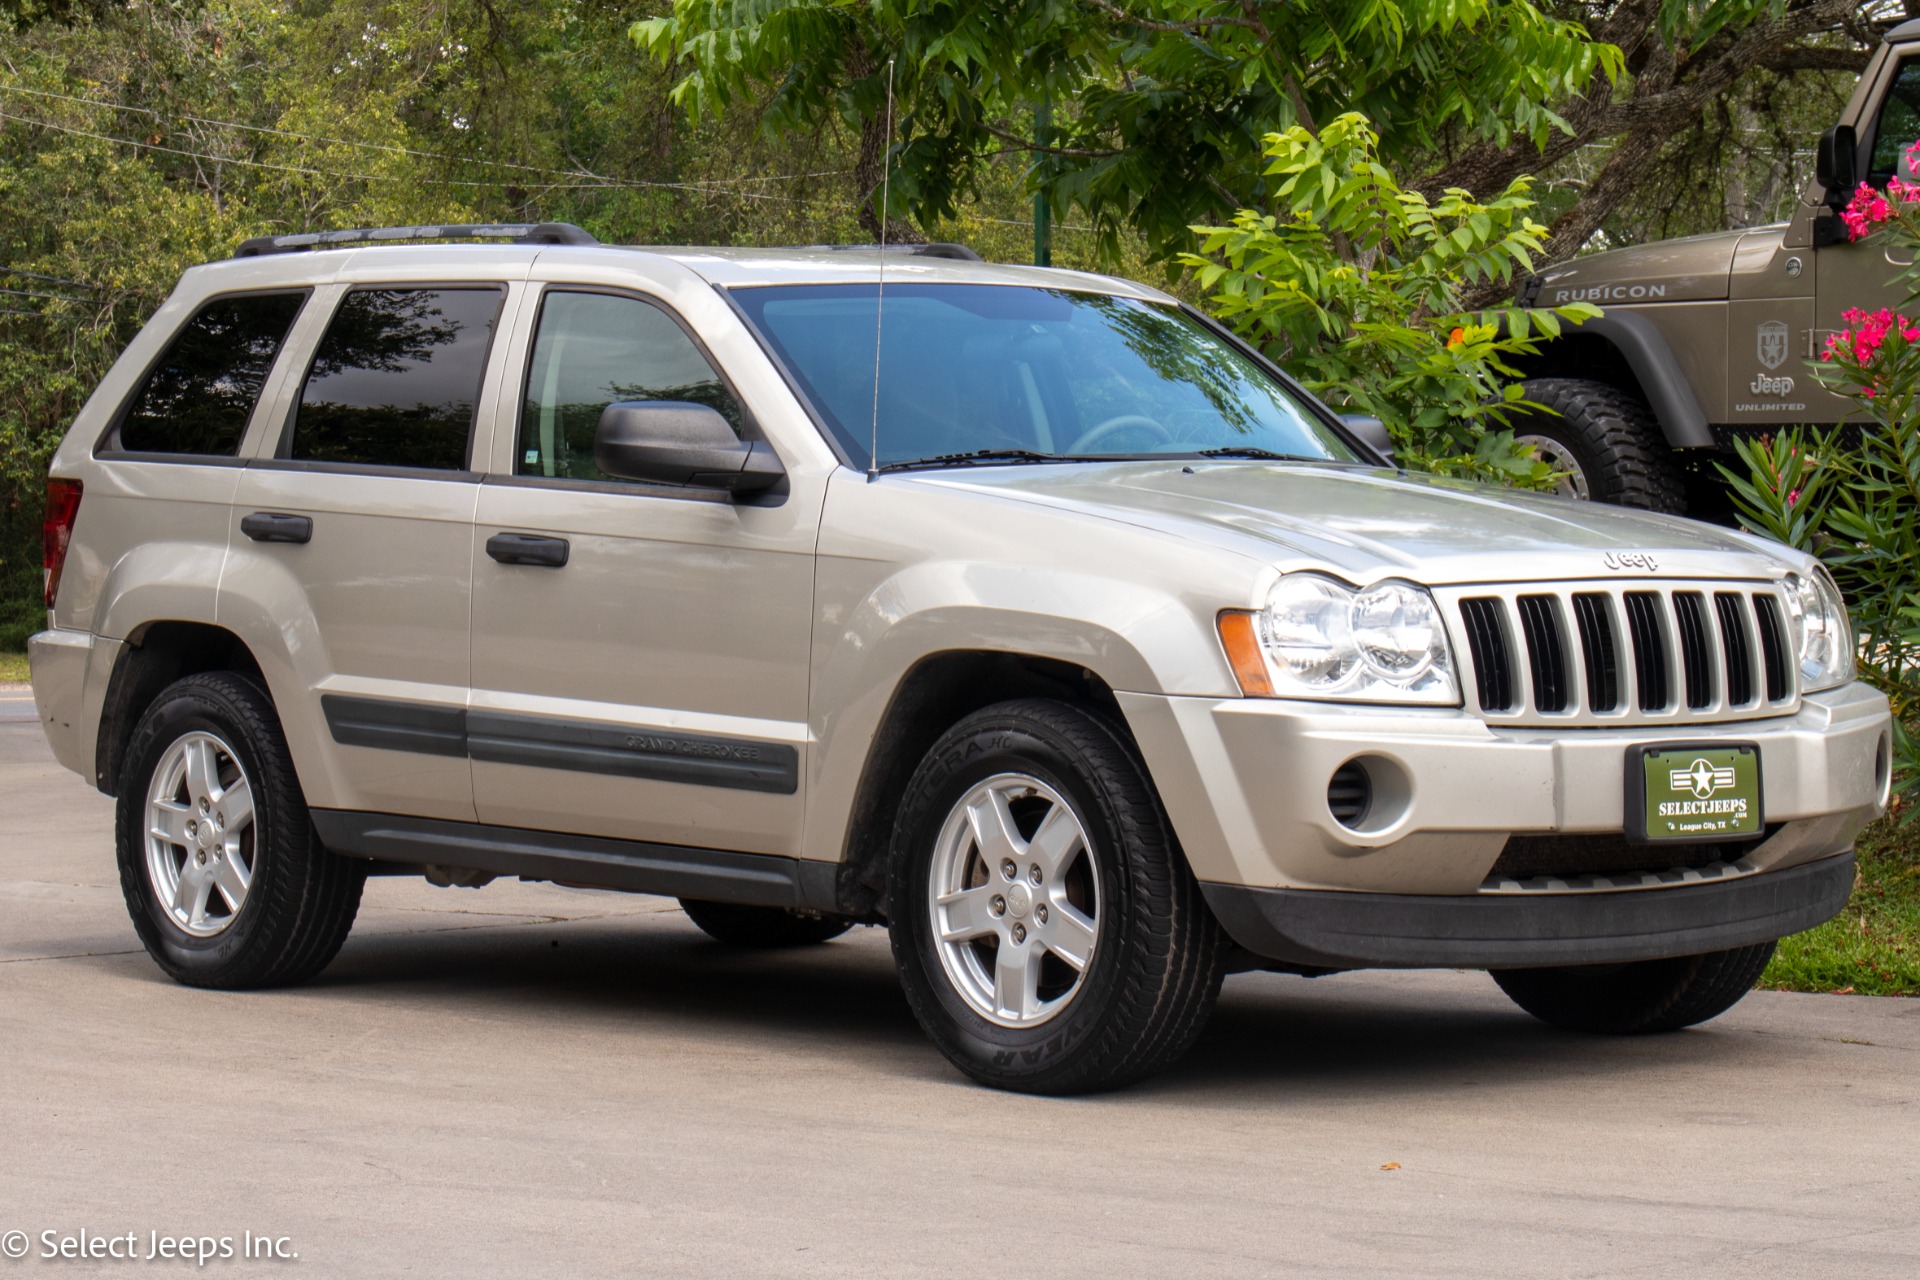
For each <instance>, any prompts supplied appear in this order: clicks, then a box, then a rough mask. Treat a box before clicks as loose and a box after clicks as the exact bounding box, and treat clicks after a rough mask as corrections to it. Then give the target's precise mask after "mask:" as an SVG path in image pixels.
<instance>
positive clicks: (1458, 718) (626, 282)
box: [32, 224, 1889, 1093]
mask: <svg viewBox="0 0 1920 1280" xmlns="http://www.w3.org/2000/svg"><path fill="white" fill-rule="evenodd" d="M463 238H464V239H469V240H478V239H487V240H494V241H502V242H504V243H443V242H442V241H447V240H454V239H463ZM382 240H408V241H411V242H412V243H408V244H385V245H383V244H380V243H379V242H380V241H382ZM423 241H425V242H427V243H422V242H423ZM1364 434H1365V433H1364V432H1362V431H1361V429H1360V428H1359V427H1356V426H1352V425H1349V424H1346V423H1343V422H1342V420H1341V419H1340V418H1338V417H1336V416H1334V415H1333V414H1332V413H1330V412H1329V411H1328V410H1327V409H1326V408H1325V407H1323V406H1322V405H1320V404H1319V403H1317V402H1315V401H1314V400H1313V398H1312V397H1310V396H1308V395H1306V394H1305V393H1303V392H1302V391H1301V389H1300V388H1299V387H1298V386H1296V385H1294V384H1293V383H1292V382H1291V381H1289V380H1288V379H1287V378H1286V377H1285V376H1284V375H1283V374H1281V373H1280V372H1279V371H1278V370H1276V369H1274V368H1273V367H1272V366H1270V365H1268V364H1267V363H1265V362H1264V361H1263V360H1261V359H1260V358H1259V357H1258V356H1257V355H1255V354H1254V353H1252V352H1250V351H1248V350H1247V349H1246V348H1244V347H1243V346H1241V345H1240V344H1239V343H1237V342H1236V341H1235V340H1234V339H1233V338H1231V337H1229V336H1228V335H1227V334H1225V333H1223V332H1221V331H1220V330H1219V329H1218V328H1216V327H1215V326H1213V325H1212V324H1210V323H1209V322H1208V321H1207V320H1205V319H1204V318H1202V317H1201V316H1199V315H1197V314H1195V313H1194V312H1192V311H1191V310H1188V309H1186V308H1184V307H1182V306H1181V305H1180V304H1179V303H1178V302H1176V301H1175V300H1174V299H1172V298H1169V297H1167V296H1165V295H1163V294H1161V293H1158V292H1156V291H1154V290H1152V289H1148V288H1144V287H1142V286H1139V285H1135V284H1130V283H1127V282H1125V281H1121V280H1115V279H1110V278H1107V277H1102V276H1096V275H1085V274H1078V273H1074V272H1070V271H1039V270H1030V269H1024V268H1015V267H1002V266H990V265H987V264H985V263H983V262H980V261H978V260H977V259H975V258H974V256H973V255H972V254H970V253H968V252H967V251H965V250H963V249H958V248H955V247H951V246H931V247H912V248H901V249H899V250H897V251H890V252H874V251H872V250H866V251H857V252H855V251H842V250H832V249H814V250H737V249H635V248H621V247H614V246H604V245H600V244H597V243H595V242H594V241H593V240H592V238H591V237H589V236H588V235H586V234H585V233H584V232H581V231H579V230H578V229H577V228H574V227H569V226H565V225H561V224H543V225H541V226H537V227H528V226H492V227H483V228H397V229H387V230H382V231H375V232H358V233H352V232H350V233H331V234H324V235H317V236H289V237H280V238H278V239H273V240H266V241H258V242H249V243H248V244H247V245H245V246H243V247H242V249H241V251H240V253H239V255H238V256H237V257H236V258H235V259H234V260H232V261H228V262H220V263H215V264H212V265H208V266H203V267H197V268H194V269H193V270H191V271H189V272H187V273H186V275H185V277H184V278H183V279H182V280H181V282H180V285H179V287H178V289H177V290H176V291H175V293H174V295H173V296H172V298H171V299H170V300H169V301H168V302H167V304H166V305H165V306H164V307H163V308H162V309H161V310H160V311H159V312H158V314H156V315H155V316H154V318H153V320H152V322H151V323H149V324H148V325H147V327H146V328H145V330H144V331H143V332H142V333H141V334H140V336H139V337H138V338H137V339H135V341H134V342H133V344H132V345H131V346H130V347H129V348H128V350H127V351H126V353H125V355H124V356H123V357H122V358H121V359H120V361H119V363H118V364H116V365H115V366H114V368H113V371H112V372H111V373H110V374H109V375H108V376H107V378H106V380H105V381H104V382H103V383H102V384H101V386H100V388H99V390H98V391H97V392H96V393H95V395H94V396H93V398H92V400H91V401H89V402H88V404H87V406H86V408H85V409H84V411H82V412H81V414H80V415H79V417H78V419H77V420H76V421H75V423H74V426H73V429H72V431H71V432H70V434H69V435H68V436H67V438H66V441H65V443H64V444H63V445H62V447H61V448H60V451H59V453H58V455H57V456H56V457H55V459H54V462H53V466H52V471H51V479H50V480H49V482H48V498H49V504H48V511H49V516H48V562H47V606H48V610H49V620H48V629H47V630H46V631H45V632H44V633H42V634H40V635H38V636H36V637H34V639H33V643H32V667H33V681H34V689H35V694H36V697H37V699H38V703H39V708H40V713H41V716H42V718H43V720H44V723H45V726H46V732H47V736H48V738H49V740H50V741H51V742H52V744H53V749H54V751H55V753H56V754H57V755H58V756H59V758H60V760H61V761H62V762H63V763H64V764H65V765H66V766H68V767H69V768H72V769H74V770H77V771H78V772H79V773H81V774H82V775H84V776H85V777H88V778H90V779H92V780H93V781H94V782H95V783H96V784H97V785H98V786H99V787H100V789H101V790H103V791H104V792H106V793H107V794H109V795H113V796H116V797H118V802H119V809H118V815H119V816H118V837H117V838H118V856H119V866H120V872H121V880H122V884H123V886H124V889H125V894H126V900H127V906H128V909H129V911H130V912H131V914H132V917H133V924H134V927H135V929H136V930H137V931H138V933H139V935H140V937H141V939H142V941H143V942H144V943H145V944H146V947H147V949H148V950H149V951H150V952H151V953H152V955H153V957H154V959H155V960H156V961H157V962H158V963H159V965H160V966H161V967H162V968H163V969H165V970H166V971H167V972H168V973H169V974H171V975H173V976H174V977H175V978H177V979H179V980H180V981H182V982H186V983H192V984H196V985H201V986H208V987H221V988H233V987H257V986H264V985H268V984H275V983H289V982H297V981H300V980H302V979H305V978H308V977H311V976H312V975H314V974H316V973H318V972H319V971H320V970H321V969H323V968H324V967H325V966H326V965H327V963H328V962H329V961H330V960H331V959H332V957H333V956H334V954H335V953H336V952H337V951H338V950H339V948H340V946H341V944H342V942H343V940H344V939H345V937H346V935H347V932H348V930H349V928H350V927H351V925H352V922H353V918H354V913H355V910H356V908H357V906H358V903H359V900H360V894H361V889H362V886H363V884H364V882H365V878H366V877H367V876H368V875H382V874H412V875H424V876H426V877H427V878H428V879H429V880H431V881H433V882H434V883H436V884H442V885H469V886H471V885H479V884H482V883H484V882H485V881H487V880H489V879H491V878H493V877H495V876H502V875H505V876H518V877H521V878H523V879H530V880H553V881H563V882H566V883H570V884H577V885H593V886H602V887H605V888H608V889H617V890H629V891H638V892H644V893H659V894H670V895H674V896H677V897H678V898H680V900H681V901H682V902H683V903H684V904H685V907H686V911H687V914H688V915H689V916H691V917H692V919H693V921H694V922H695V923H696V924H698V925H699V926H700V927H701V928H702V929H704V930H706V931H707V932H708V933H710V934H712V935H713V936H714V937H716V938H719V939H721V940H722V941H724V942H728V943H733V944H738V945H748V946H755V945H758V946H779V945H797V944H804V943H818V942H822V941H825V940H826V939H828V938H831V937H833V936H835V935H837V934H839V933H841V932H843V931H844V930H845V929H847V928H848V927H849V926H850V925H852V924H855V923H878V922H885V923H886V925H887V926H888V928H889V930H890V933H891V938H892V944H893V953H894V957H895V960H896V961H897V963H898V966H899V971H900V977H901V981H902V982H903V984H904V985H905V988H906V992H907V996H908V999H909V1001H910V1002H911V1004H912V1007H913V1010H914V1012H915V1013H916V1014H917V1015H918V1017H919V1019H920V1021H921V1023H922V1024H923V1025H924V1026H925V1028H926V1030H927V1033H928V1034H929V1036H931V1037H932V1039H933V1041H934V1042H935V1044H937V1045H938V1046H939V1047H940V1049H941V1050H942V1051H943V1052H945V1053H946V1054H947V1055H948V1057H949V1058H951V1059H952V1060H953V1062H954V1063H955V1064H956V1065H957V1066H958V1067H959V1068H960V1069H961V1070H962V1071H964V1072H966V1073H967V1074H968V1075H970V1076H972V1077H974V1078H975V1079H977V1080H981V1081H984V1082H986V1083H989V1084H993V1085H998V1086H1001V1087H1005V1088H1012V1089H1023V1090H1030V1091H1035V1092H1053V1093H1066V1092H1073V1091H1080V1090H1089V1089H1097V1088H1103V1087H1111V1086H1115V1085H1119V1084H1122V1083H1125V1082H1127V1081H1131V1080H1135V1079H1138V1078H1140V1077H1141V1076H1144V1075H1146V1074H1147V1073H1149V1072H1152V1071H1154V1070H1157V1069H1158V1068H1160V1067H1163V1066H1165V1065H1166V1064H1168V1063H1170V1062H1172V1061H1173V1060H1175V1059H1176V1058H1178V1057H1179V1056H1180V1055H1181V1053H1182V1052H1184V1051H1185V1050H1186V1049H1187V1048H1188V1046H1189V1045H1191V1044H1192V1043H1193V1041H1194V1038H1195V1037H1196V1036H1197V1035H1198V1034H1199V1032H1200V1029H1201V1027H1202V1025H1203V1024H1204V1022H1205V1020H1206V1017H1207V1013H1208V1011H1209V1009H1210V1008H1211V1007H1212V1005H1213V1003H1214V999H1215V997H1216V994H1217V993H1218V991H1219V988H1220V983H1221V978H1222V975H1223V974H1225V973H1228V972H1233V971H1237V970H1246V969H1270V970H1280V971H1284V972H1291V973H1300V974H1320V973H1327V972H1330V971H1333V970H1338V969H1349V968H1358V967H1365V966H1398V967H1419V966H1455V967H1467V968H1483V969H1488V970H1491V971H1492V973H1493V977H1494V979H1495V981H1497V982H1498V983H1499V984H1500V985H1501V987H1502V988H1503V989H1505V990H1506V991H1507V993H1508V994H1509V995H1511V996H1512V997H1513V998H1514V999H1515V1000H1516V1001H1517V1002H1518V1003H1519V1004H1520V1005H1521V1006H1522V1007H1523V1008H1525V1009H1527V1010H1528V1011H1529V1012H1531V1013H1533V1014H1535V1015H1537V1016H1539V1017H1541V1018H1543V1019H1545V1020H1546V1021H1548V1022H1551V1023H1555V1024H1558V1025H1560V1026H1565V1027H1576V1028H1583V1029H1588V1030H1593V1031H1602V1032H1643V1031H1660V1030H1670V1029H1673V1028H1677V1027H1682V1026H1686V1025H1689V1024H1691V1023H1695V1022H1699V1021H1701V1020H1703V1019H1706V1018H1711V1017H1713V1016H1714V1015H1716V1014H1718V1013H1720V1012H1721V1011H1723V1010H1725V1009H1726V1008H1728V1007H1729V1006H1730V1005H1732V1004H1733V1003H1734V1002H1735V1001H1736V1000H1738V999H1739V998H1740V996H1741V995H1742V993H1743V992H1745V991H1746V990H1747V989H1748V988H1749V987H1750V986H1751V985H1752V983H1753V981H1754V979H1755V977H1756V976H1757V975H1758V974H1759V972H1760V970H1761V967H1762V966H1763V965H1764V964H1765V962H1766V960H1767V957H1768V955H1769V954H1770V953H1771V951H1772V948H1773V943H1774V940H1775V939H1776V938H1778V937H1780V936H1781V935H1783V934H1787V933H1791V932H1794V931H1795V930H1799V929H1804V928H1807V927H1809V926H1811V925H1813V924H1816V923H1818V922H1820V921H1822V920H1825V919H1826V918H1828V917H1829V916H1831V915H1833V914H1834V913H1835V912H1836V911H1838V910H1839V909H1840V908H1841V906H1842V905H1843V904H1844V902H1845V901H1846V898H1847V895H1848V891H1849V889H1850V887H1851V885H1852V882H1853V857H1852V853H1851V847H1852V844H1853V841H1854V838H1855V836H1856V834H1857V833H1858V832H1859V830H1860V829H1861V827H1862V826H1863V825H1864V824H1865V823H1866V822H1868V821H1869V820H1870V819H1872V818H1873V817H1874V816H1875V815H1876V814H1878V813H1879V812H1881V810H1882V809H1883V808H1884V806H1885V803H1886V797H1887V788H1888V767H1889V745H1888V733H1889V718H1888V709H1887V704H1886V702H1885V700H1884V699H1883V698H1882V697H1881V696H1880V695H1879V694H1878V693H1876V692H1874V691H1872V690H1870V689H1868V688H1866V687H1864V686H1862V685H1860V684H1856V683H1855V682H1854V679H1853V675H1854V667H1853V664H1854V654H1853V648H1854V644H1853V640H1852V637H1851V632H1850V628H1849V624H1848V621H1847V616H1846V610H1845V608H1844V606H1843V605H1842V603H1841V601H1840V599H1839V596H1838V593H1837V592H1836V591H1835V589H1834V587H1833V584H1832V583H1831V582H1830V581H1829V580H1828V579H1827V577H1826V575H1825V574H1824V573H1823V572H1822V571H1821V570H1820V568H1819V567H1818V565H1816V564H1815V563H1814V562H1812V561H1811V560H1809V559H1807V558H1805V557H1802V556H1800V555H1797V554H1795V553H1794V552H1792V551H1789V550H1785V549H1783V548H1781V547H1777V546H1773V545H1770V544H1767V543H1764V542H1761V541H1758V540H1756V539H1753V538H1750V537H1746V536H1743V535H1741V534H1737V533H1731V532H1727V531H1726V530H1723V529H1717V528H1711V527H1708V526H1705V525H1700V524H1694V523H1689V522H1687V521H1685V520H1679V519H1673V518H1667V517H1659V516H1652V515H1647V514H1642V513H1634V512H1628V511H1623V510H1618V509H1612V508H1607V507H1600V506H1593V505H1588V504H1583V503H1576V502H1572V501H1566V500H1561V499H1556V498H1548V497H1531V496H1525V495H1518V494H1513V493H1504V492H1490V491H1488V490H1486V489H1482V488H1476V487H1473V486H1470V485H1465V484H1458V483H1449V482H1446V481H1442V480H1437V479H1433V478H1426V477H1420V476H1412V475H1407V474H1403V473H1398V472H1396V471H1395V470H1394V469H1393V468H1392V467H1391V466H1390V465H1388V464H1387V462H1386V459H1385V457H1384V456H1383V455H1382V453H1381V452H1380V450H1379V449H1378V447H1376V446H1375V445H1373V444H1370V443H1369V442H1368V441H1367V439H1365V438H1363V436H1364Z"/></svg>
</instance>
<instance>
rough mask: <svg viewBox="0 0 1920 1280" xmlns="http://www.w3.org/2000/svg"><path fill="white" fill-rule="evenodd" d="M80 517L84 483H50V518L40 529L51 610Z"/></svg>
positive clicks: (50, 481)
mask: <svg viewBox="0 0 1920 1280" xmlns="http://www.w3.org/2000/svg"><path fill="white" fill-rule="evenodd" d="M79 515H80V482H79V481H78V480H49V481H47V518H46V521H45V523H43V524H42V525H41V526H40V539H41V548H42V551H43V553H44V563H45V564H46V567H47V608H49V609H51V608H53V598H54V597H55V596H56V595H58V594H59V592H60V570H61V569H63V568H65V567H66V564H67V547H68V545H69V544H70V543H72V541H73V522H74V520H75V519H77V518H78V517H79Z"/></svg>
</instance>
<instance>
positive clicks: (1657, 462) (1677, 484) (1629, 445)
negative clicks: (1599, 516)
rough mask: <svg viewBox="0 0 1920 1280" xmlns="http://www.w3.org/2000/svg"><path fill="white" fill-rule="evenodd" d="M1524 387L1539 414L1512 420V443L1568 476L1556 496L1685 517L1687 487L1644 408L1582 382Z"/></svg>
mask: <svg viewBox="0 0 1920 1280" xmlns="http://www.w3.org/2000/svg"><path fill="white" fill-rule="evenodd" d="M1520 387H1521V390H1522V391H1523V392H1525V394H1526V398H1527V399H1528V400H1531V401H1532V402H1533V403H1535V404H1537V405H1539V406H1541V407H1540V408H1539V409H1532V410H1523V411H1521V412H1517V413H1515V414H1513V415H1512V426H1513V434H1514V438H1515V439H1516V440H1518V441H1520V442H1521V443H1523V444H1530V445H1532V446H1533V447H1534V450H1535V452H1536V453H1537V454H1538V455H1539V456H1540V458H1541V459H1542V460H1543V461H1545V462H1546V463H1547V464H1548V465H1549V466H1551V467H1552V468H1553V469H1554V470H1555V471H1559V472H1564V473H1565V475H1566V478H1565V479H1564V480H1562V481H1561V482H1560V488H1559V490H1558V492H1560V493H1561V494H1563V495H1564V496H1566V497H1571V498H1587V499H1591V500H1592V501H1594V502H1609V503H1612V504H1613V505H1614V506H1618V507H1637V508H1639V509H1640V510H1642V511H1664V512H1668V513H1670V514H1673V515H1684V514H1685V513H1686V510H1687V496H1686V486H1685V485H1684V484H1683V483H1682V482H1681V479H1680V473H1679V471H1678V470H1677V469H1676V468H1675V467H1674V464H1673V458H1672V455H1671V453H1670V451H1669V449H1668V447H1667V442H1666V439H1665V437H1664V436H1663V435H1662V434H1661V431H1660V424H1659V423H1658V422H1656V421H1655V420H1654V417H1653V411H1652V410H1650V409H1649V408H1647V406H1646V404H1645V402H1643V401H1641V400H1640V399H1638V398H1637V397H1635V396H1631V395H1628V394H1627V393H1626V392H1624V391H1620V390H1617V389H1615V388H1613V387H1610V386H1608V385H1607V384H1606V383H1604V382H1587V381H1583V380H1580V379H1577V378H1533V379H1529V380H1528V381H1526V382H1523V383H1521V384H1520Z"/></svg>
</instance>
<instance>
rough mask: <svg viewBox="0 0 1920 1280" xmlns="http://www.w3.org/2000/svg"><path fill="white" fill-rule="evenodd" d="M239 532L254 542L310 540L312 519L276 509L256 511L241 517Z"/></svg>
mask: <svg viewBox="0 0 1920 1280" xmlns="http://www.w3.org/2000/svg"><path fill="white" fill-rule="evenodd" d="M240 532H242V533H244V534H246V535H247V536H248V537H249V538H252V539H253V540H254V541H255V542H312V541H313V520H312V518H311V517H309V516H290V515H283V514H281V513H280V512H278V511H256V512H254V513H253V514H252V515H250V516H242V517H241V519H240Z"/></svg>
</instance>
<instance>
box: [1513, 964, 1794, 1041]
mask: <svg viewBox="0 0 1920 1280" xmlns="http://www.w3.org/2000/svg"><path fill="white" fill-rule="evenodd" d="M1773 947H1774V944H1773V943H1771V942H1763V943H1761V944H1759V945H1758V946H1753V947H1736V948H1734V949H1733V950H1731V951H1709V952H1707V953H1706V954H1705V955H1697V956H1677V957H1675V958H1673V959H1671V960H1642V961H1639V962H1638V963H1635V964H1616V965H1588V966H1580V967H1576V968H1571V969H1502V970H1496V971H1495V972H1494V975H1493V980H1494V981H1495V982H1497V983H1499V984H1500V989H1501V990H1502V991H1504V992H1506V993H1507V995H1508V997H1509V998H1510V999H1512V1001H1513V1002H1514V1003H1515V1004H1517V1005H1519V1006H1520V1007H1521V1008H1522V1009H1525V1010H1526V1011H1527V1012H1528V1013H1530V1014H1532V1015H1533V1016H1534V1017H1536V1018H1538V1019H1540V1021H1542V1022H1545V1023H1550V1024H1551V1025H1553V1026H1556V1027H1560V1028H1562V1029H1564V1030H1567V1031H1592V1032H1598V1033H1601V1034H1603V1035H1646V1034H1651V1033H1655V1032H1661V1031H1678V1030H1680V1029H1681V1028H1682V1027H1691V1026H1693V1025H1694V1024H1696V1023H1701V1022H1705V1021H1707V1020H1708V1019H1709V1018H1717V1017H1719V1016H1720V1015H1721V1014H1723V1013H1725V1012H1726V1011H1727V1010H1729V1009H1731V1008H1733V1006H1734V1005H1736V1004H1738V1003H1739V1002H1740V999H1741V997H1742V996H1744V995H1746V994H1747V992H1749V991H1751V990H1753V984H1754V983H1755V982H1757V981H1759V979H1760V974H1761V971H1762V970H1764V969H1765V968H1766V967H1767V961H1768V960H1770V959H1772V958H1773Z"/></svg>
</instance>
